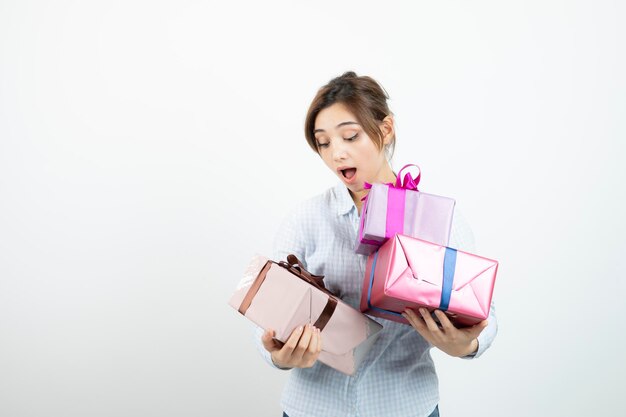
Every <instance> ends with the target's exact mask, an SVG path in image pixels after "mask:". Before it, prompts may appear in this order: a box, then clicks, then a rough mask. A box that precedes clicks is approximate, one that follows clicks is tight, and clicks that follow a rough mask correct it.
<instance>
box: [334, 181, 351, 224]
mask: <svg viewBox="0 0 626 417" xmlns="http://www.w3.org/2000/svg"><path fill="white" fill-rule="evenodd" d="M335 198H336V199H337V215H338V216H343V215H345V214H348V213H350V211H351V210H352V209H353V208H354V209H356V206H355V205H354V201H353V200H352V196H351V195H350V191H349V190H348V188H347V187H346V186H345V185H343V183H339V184H337V185H336V186H335Z"/></svg>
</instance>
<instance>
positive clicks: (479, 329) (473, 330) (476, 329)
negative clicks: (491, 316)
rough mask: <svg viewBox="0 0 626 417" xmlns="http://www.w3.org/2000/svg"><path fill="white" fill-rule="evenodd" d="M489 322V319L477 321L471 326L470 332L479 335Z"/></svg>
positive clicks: (474, 335) (475, 335)
mask: <svg viewBox="0 0 626 417" xmlns="http://www.w3.org/2000/svg"><path fill="white" fill-rule="evenodd" d="M488 324H489V321H487V320H483V321H481V322H480V323H476V324H475V325H473V326H472V327H471V328H470V333H471V335H472V336H473V337H477V336H478V335H479V334H480V333H481V332H482V331H483V330H484V329H485V327H487V325H488Z"/></svg>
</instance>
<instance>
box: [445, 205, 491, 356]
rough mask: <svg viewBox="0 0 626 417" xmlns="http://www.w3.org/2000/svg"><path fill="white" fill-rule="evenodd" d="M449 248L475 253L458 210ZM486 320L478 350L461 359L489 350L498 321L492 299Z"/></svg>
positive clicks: (472, 236)
mask: <svg viewBox="0 0 626 417" xmlns="http://www.w3.org/2000/svg"><path fill="white" fill-rule="evenodd" d="M449 246H450V247H452V248H455V249H460V250H462V251H465V252H469V253H476V242H475V240H474V234H473V233H472V229H471V228H470V227H469V225H468V223H467V221H466V220H465V218H464V217H463V214H462V213H461V212H460V211H459V209H458V208H455V209H454V216H453V218H452V230H451V233H450V243H449ZM487 320H488V321H489V324H488V325H487V327H486V328H484V329H483V331H482V332H480V334H479V335H478V350H477V351H476V352H474V353H472V354H470V355H467V356H463V357H462V359H475V358H478V357H480V356H481V355H482V354H483V353H484V352H485V351H486V350H487V349H489V346H491V344H492V343H493V340H494V339H495V338H496V334H497V333H498V320H497V318H496V307H495V304H494V301H493V298H492V300H491V306H490V308H489V317H488V318H487Z"/></svg>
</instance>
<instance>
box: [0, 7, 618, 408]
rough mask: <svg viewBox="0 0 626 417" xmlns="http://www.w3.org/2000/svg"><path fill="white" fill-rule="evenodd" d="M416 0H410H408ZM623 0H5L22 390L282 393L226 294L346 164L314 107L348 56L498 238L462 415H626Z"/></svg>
mask: <svg viewBox="0 0 626 417" xmlns="http://www.w3.org/2000/svg"><path fill="white" fill-rule="evenodd" d="M408 3H412V5H410V6H408V5H407V4H408ZM625 20H626V6H625V4H624V2H620V1H553V0H550V1H546V0H542V1H519V2H502V1H447V0H441V1H418V2H366V1H359V2H338V1H332V2H331V1H316V2H289V1H285V2H260V1H257V2H249V3H241V2H231V3H227V4H223V3H217V2H215V3H213V2H207V1H167V2H165V1H98V2H96V1H90V2H80V1H55V2H46V1H39V2H37V1H6V0H5V1H0V415H1V416H3V417H27V416H28V417H30V416H59V417H70V416H81V417H82V416H150V417H154V416H217V415H220V416H222V415H223V416H227V415H233V416H248V415H259V416H278V415H280V413H281V409H280V405H279V396H280V391H281V387H282V384H283V383H284V381H285V376H286V373H283V372H280V371H274V370H272V369H270V368H269V367H268V366H266V365H265V363H264V362H262V360H261V359H260V356H258V354H257V352H256V350H255V348H254V346H253V343H252V334H251V332H250V328H249V325H248V323H247V322H246V320H245V319H244V318H242V317H241V316H239V315H238V314H237V313H236V312H235V311H234V310H232V309H230V307H228V306H227V304H226V302H227V299H228V298H229V296H230V293H231V291H232V290H233V289H234V287H235V285H236V283H237V281H238V280H239V277H240V275H241V272H242V271H243V269H244V268H245V266H246V264H247V262H248V260H249V258H250V257H251V256H252V255H253V254H255V253H262V254H270V250H271V244H272V239H273V235H274V233H275V231H276V229H277V227H278V225H279V223H280V221H281V219H282V218H283V217H284V216H285V214H286V213H287V212H288V211H289V209H290V208H291V207H293V206H294V205H295V204H296V203H297V202H299V201H301V200H303V199H305V198H308V197H310V196H313V195H315V194H317V193H319V192H321V191H323V190H324V189H326V188H327V187H330V186H332V185H334V184H335V183H336V181H337V179H336V178H335V177H334V176H333V174H332V173H331V172H330V171H328V170H327V169H326V168H325V166H324V165H323V164H322V162H321V161H320V160H319V158H318V157H317V156H316V155H315V154H314V153H313V152H311V151H310V149H309V148H308V146H307V145H306V143H305V141H304V137H303V120H304V115H305V112H306V109H307V107H308V104H309V102H310V100H311V99H312V98H313V96H314V94H315V92H316V90H317V88H319V87H320V86H321V85H323V84H324V83H326V82H327V81H328V80H329V79H330V78H332V77H334V76H337V75H339V74H341V73H342V72H343V71H346V70H355V71H356V72H357V73H359V74H365V75H370V76H372V77H374V78H375V79H376V80H378V81H379V82H380V83H381V84H382V85H383V86H384V87H385V88H386V90H387V91H388V92H389V94H390V95H391V101H390V105H391V108H392V110H393V111H394V113H395V115H396V121H397V131H398V147H397V152H396V156H395V158H394V167H395V168H396V169H397V168H399V167H401V166H402V165H403V164H404V163H408V162H412V163H418V164H420V166H421V167H422V169H423V180H422V184H421V188H422V189H423V190H424V191H427V192H432V193H436V194H441V195H446V196H452V197H455V198H456V199H457V202H458V205H459V207H460V208H461V209H462V210H463V212H464V213H465V216H466V217H467V219H468V220H469V222H470V224H471V225H472V227H473V229H474V232H475V235H476V240H477V244H478V250H479V252H480V254H482V255H484V256H488V257H491V258H495V259H498V260H499V261H500V262H501V267H500V271H499V276H498V282H497V285H496V290H495V299H496V302H497V305H498V316H499V325H500V329H499V334H498V337H497V338H496V340H495V343H494V344H493V346H492V348H491V349H490V350H489V351H487V352H486V353H485V355H484V356H483V357H482V358H480V359H479V360H476V361H462V360H459V359H454V358H448V357H446V356H445V355H443V354H440V353H434V356H435V360H436V363H437V367H438V373H439V377H440V381H441V404H440V407H441V412H442V416H446V417H447V416H505V415H506V416H510V417H515V416H520V417H521V416H531V415H533V416H535V415H537V416H568V417H570V416H581V417H582V416H591V415H610V416H617V415H626V406H625V405H624V400H623V389H624V388H623V387H624V384H626V378H625V376H624V374H625V373H626V360H625V359H624V352H625V346H624V345H625V341H626V338H625V336H624V324H623V317H624V315H626V307H625V304H626V303H625V302H624V293H625V291H626V285H625V284H624V253H625V250H626V243H625V238H624V236H625V233H626V222H625V221H624V211H625V210H626V198H625V197H626V196H625V188H626V187H624V184H623V180H624V178H625V177H626V175H625V174H626V169H625V168H624V166H623V161H624V157H625V152H624V151H625V144H624V141H625V139H626V122H625V121H624V116H625V115H626V81H625V79H626V78H625V76H624V74H626V58H625V50H626V41H625V40H626V30H625V29H624V21H625Z"/></svg>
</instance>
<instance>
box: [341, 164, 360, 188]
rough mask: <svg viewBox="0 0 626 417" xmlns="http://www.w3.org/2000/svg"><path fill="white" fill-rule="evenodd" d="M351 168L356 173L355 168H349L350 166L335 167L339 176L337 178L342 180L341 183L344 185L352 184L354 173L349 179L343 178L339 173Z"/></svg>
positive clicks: (354, 179)
mask: <svg viewBox="0 0 626 417" xmlns="http://www.w3.org/2000/svg"><path fill="white" fill-rule="evenodd" d="M350 168H353V169H355V170H357V171H358V169H357V167H351V166H340V167H337V175H339V178H341V179H342V180H343V182H345V183H346V184H352V183H354V182H355V181H356V174H357V173H356V172H355V173H354V176H353V177H352V178H350V179H347V178H346V177H344V175H343V174H342V172H341V171H343V170H344V169H350Z"/></svg>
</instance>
